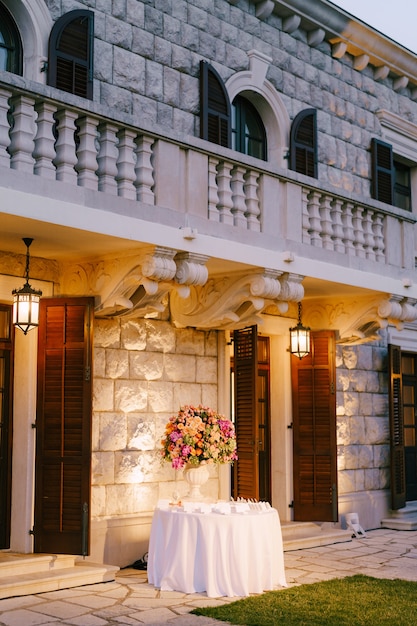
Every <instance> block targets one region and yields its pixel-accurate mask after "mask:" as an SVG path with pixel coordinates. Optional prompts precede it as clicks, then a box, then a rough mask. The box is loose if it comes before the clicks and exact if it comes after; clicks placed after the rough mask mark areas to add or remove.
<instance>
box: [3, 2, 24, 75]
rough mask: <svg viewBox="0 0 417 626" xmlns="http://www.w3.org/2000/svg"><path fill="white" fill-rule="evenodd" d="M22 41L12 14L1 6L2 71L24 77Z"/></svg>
mask: <svg viewBox="0 0 417 626" xmlns="http://www.w3.org/2000/svg"><path fill="white" fill-rule="evenodd" d="M22 57H23V51H22V41H21V38H20V35H19V31H18V29H17V26H16V24H15V22H14V20H13V18H12V17H11V15H10V13H9V12H8V11H7V10H6V9H5V8H4V7H3V6H1V5H0V70H3V71H6V72H13V74H19V75H22Z"/></svg>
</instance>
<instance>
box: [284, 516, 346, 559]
mask: <svg viewBox="0 0 417 626" xmlns="http://www.w3.org/2000/svg"><path fill="white" fill-rule="evenodd" d="M281 530H282V542H283V546H284V552H289V551H290V550H301V549H303V548H317V547H319V546H328V545H332V544H334V543H344V542H346V541H352V531H351V530H341V529H340V528H334V527H333V525H329V524H318V523H315V522H284V523H282V524H281Z"/></svg>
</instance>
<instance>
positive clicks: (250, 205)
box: [243, 170, 261, 232]
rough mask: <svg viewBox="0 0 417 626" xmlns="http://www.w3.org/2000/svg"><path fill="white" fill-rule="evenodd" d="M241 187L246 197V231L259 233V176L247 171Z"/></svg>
mask: <svg viewBox="0 0 417 626" xmlns="http://www.w3.org/2000/svg"><path fill="white" fill-rule="evenodd" d="M244 179H245V184H244V186H243V189H244V193H245V197H246V219H247V224H248V230H253V231H256V232H260V230H261V220H260V217H261V209H260V207H259V198H258V188H259V175H258V173H257V172H254V171H253V170H248V171H247V172H246V174H245V176H244Z"/></svg>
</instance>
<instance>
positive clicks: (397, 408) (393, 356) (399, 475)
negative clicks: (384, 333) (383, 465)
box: [388, 344, 406, 510]
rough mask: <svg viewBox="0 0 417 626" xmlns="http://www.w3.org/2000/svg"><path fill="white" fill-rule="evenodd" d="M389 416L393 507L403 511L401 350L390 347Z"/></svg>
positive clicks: (404, 500)
mask: <svg viewBox="0 0 417 626" xmlns="http://www.w3.org/2000/svg"><path fill="white" fill-rule="evenodd" d="M388 367H389V380H390V385H389V416H390V439H391V507H392V509H393V510H397V509H401V508H402V507H404V506H405V502H406V480H405V454H404V420H403V400H402V370H401V348H399V347H398V346H393V345H391V344H390V345H389V346H388Z"/></svg>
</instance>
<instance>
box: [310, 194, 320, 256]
mask: <svg viewBox="0 0 417 626" xmlns="http://www.w3.org/2000/svg"><path fill="white" fill-rule="evenodd" d="M307 211H308V222H309V235H310V244H311V245H312V246H316V247H318V248H321V247H322V240H321V237H320V233H321V219H320V193H319V192H317V191H311V192H310V193H309V194H308V196H307Z"/></svg>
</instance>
